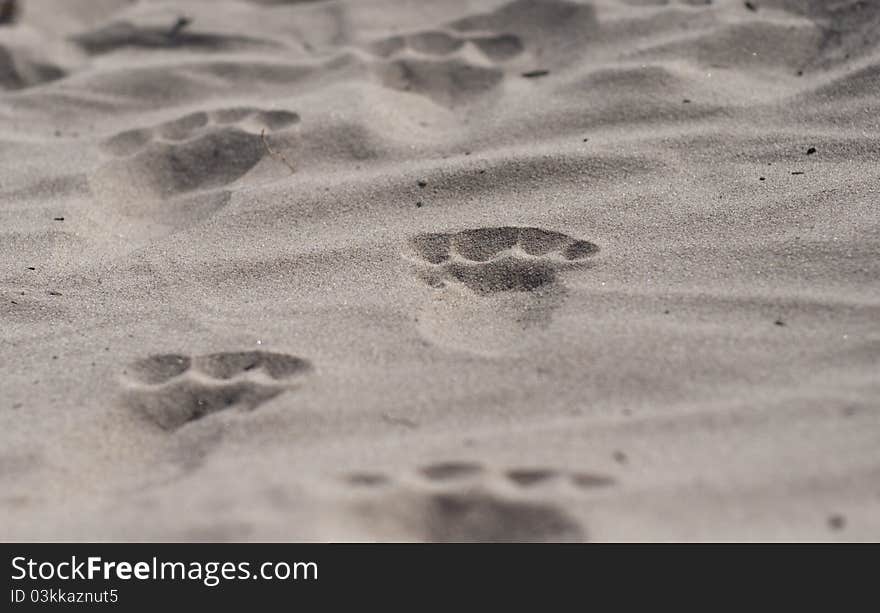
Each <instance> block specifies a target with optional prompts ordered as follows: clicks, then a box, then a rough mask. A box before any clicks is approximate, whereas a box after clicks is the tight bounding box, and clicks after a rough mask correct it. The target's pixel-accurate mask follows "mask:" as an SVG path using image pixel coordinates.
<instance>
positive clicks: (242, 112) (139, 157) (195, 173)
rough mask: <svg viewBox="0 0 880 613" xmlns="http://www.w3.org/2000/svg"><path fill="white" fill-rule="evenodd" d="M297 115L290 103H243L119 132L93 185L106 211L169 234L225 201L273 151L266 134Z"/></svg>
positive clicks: (105, 146)
mask: <svg viewBox="0 0 880 613" xmlns="http://www.w3.org/2000/svg"><path fill="white" fill-rule="evenodd" d="M297 122H299V115H297V114H296V113H292V112H289V111H264V110H260V109H256V108H252V107H240V108H227V109H218V110H214V111H210V112H196V113H191V114H189V115H185V116H183V117H180V118H179V119H176V120H174V121H169V122H166V123H162V124H159V125H156V126H152V127H148V128H138V129H134V130H128V131H125V132H121V133H119V134H117V135H115V136H113V137H112V138H109V139H107V140H106V141H104V142H103V143H102V148H103V150H104V152H105V153H106V154H108V155H109V156H110V157H111V159H110V160H109V161H107V162H106V163H105V164H104V165H103V166H101V167H100V168H99V169H98V170H97V172H96V173H95V174H94V175H93V176H92V177H91V179H90V185H91V188H92V192H93V193H94V194H95V197H96V198H97V200H98V202H99V203H100V204H102V205H103V207H104V209H105V212H106V213H107V214H108V216H109V217H111V218H116V217H118V218H120V220H121V221H124V222H125V223H127V224H130V223H131V222H132V221H136V222H137V223H138V225H139V231H140V232H141V233H147V234H152V235H154V236H155V235H162V234H168V233H170V232H173V231H175V230H179V229H181V228H185V227H187V226H190V225H192V224H194V223H197V222H198V221H200V220H202V219H204V218H205V217H207V216H209V215H210V214H211V213H213V212H214V211H216V210H217V209H219V208H221V207H222V206H223V205H225V204H226V202H227V201H228V198H229V192H228V191H227V190H224V189H223V188H224V187H226V186H228V185H229V184H231V183H232V182H234V181H236V180H237V179H239V178H240V177H242V176H244V175H245V174H246V173H247V172H248V171H249V170H251V169H252V168H253V167H254V166H256V165H257V163H258V162H260V160H262V159H263V157H264V156H265V155H267V154H268V151H267V148H266V144H265V143H264V142H263V138H262V136H261V134H262V133H263V132H264V131H265V133H267V134H271V133H273V132H277V131H280V130H284V129H286V128H289V127H290V126H292V125H293V124H296V123H297Z"/></svg>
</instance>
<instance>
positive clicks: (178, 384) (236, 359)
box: [126, 351, 311, 430]
mask: <svg viewBox="0 0 880 613" xmlns="http://www.w3.org/2000/svg"><path fill="white" fill-rule="evenodd" d="M309 370H311V364H310V363H309V362H308V361H306V360H303V359H301V358H297V357H295V356H290V355H286V354H282V353H270V352H264V351H246V352H230V353H213V354H209V355H205V356H199V357H195V358H191V357H189V356H184V355H180V354H163V355H156V356H152V357H150V358H147V359H144V360H139V361H137V362H135V363H134V364H132V365H131V366H130V367H129V369H128V370H127V372H126V375H127V379H128V382H127V383H128V384H127V386H126V398H127V401H128V404H129V405H130V406H131V407H132V408H133V409H135V410H136V411H138V412H139V413H140V414H142V415H144V416H146V417H147V418H148V419H150V420H151V421H152V422H153V423H155V424H156V425H158V426H159V427H160V428H162V429H164V430H177V429H178V428H181V427H183V426H185V425H186V424H188V423H190V422H193V421H196V420H198V419H201V418H203V417H205V416H208V415H210V414H212V413H216V412H218V411H222V410H226V409H231V408H238V409H240V410H243V411H252V410H254V409H256V408H257V407H258V406H260V405H261V404H263V403H265V402H267V401H268V400H271V399H272V398H275V397H276V396H278V395H279V394H281V393H283V392H285V391H287V390H289V389H292V388H293V387H295V385H296V384H297V383H298V381H299V379H300V378H301V376H302V375H303V374H305V373H307V372H308V371H309Z"/></svg>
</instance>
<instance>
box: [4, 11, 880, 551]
mask: <svg viewBox="0 0 880 613" xmlns="http://www.w3.org/2000/svg"><path fill="white" fill-rule="evenodd" d="M20 9H21V10H20V11H19V12H18V15H17V18H16V19H15V20H14V21H12V22H11V23H6V24H3V25H2V26H0V88H2V93H0V168H2V173H0V388H2V394H0V539H2V540H7V541H10V540H15V541H18V540H65V541H80V540H101V541H105V540H183V541H228V540H236V541H238V540H243V541H252V540H284V541H338V540H345V541H348V540H355V541H400V540H403V541H437V540H477V541H486V540H501V541H511V540H512V541H519V540H538V541H568V540H574V541H583V540H587V541H644V540H647V541H669V540H674V541H678V540H684V541H718V540H722V541H729V540H735V541H740V540H810V541H814V540H878V539H880V369H878V366H880V264H878V257H877V254H878V249H880V207H878V185H880V174H878V172H880V171H878V161H880V147H878V142H880V141H878V129H880V5H878V4H875V3H872V2H864V1H862V2H857V1H847V0H839V1H836V2H832V1H823V0H753V2H750V3H743V2H742V1H740V0H711V1H709V0H705V1H703V0H690V1H686V0H668V1H666V0H654V1H648V0H595V1H593V2H589V3H587V2H570V1H568V0H515V1H513V2H505V1H504V0H501V1H493V0H485V1H482V0H481V1H476V0H444V1H443V2H439V1H430V0H425V1H423V2H416V1H413V0H358V1H353V0H352V1H349V2H343V1H333V0H330V1H313V2H296V1H283V0H259V1H258V0H238V1H231V0H230V1H226V0H224V1H221V0H206V1H195V0H193V1H179V2H151V1H146V0H141V1H139V2H135V1H126V0H63V1H62V0H56V1H50V0H27V1H26V2H25V3H24V4H23V5H22V6H21V7H20Z"/></svg>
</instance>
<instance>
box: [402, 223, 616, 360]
mask: <svg viewBox="0 0 880 613" xmlns="http://www.w3.org/2000/svg"><path fill="white" fill-rule="evenodd" d="M598 252H599V247H598V246H597V245H595V244H594V243H592V242H590V241H586V240H580V239H576V238H573V237H571V236H569V235H567V234H563V233H561V232H554V231H552V230H545V229H543V228H536V227H515V226H500V227H486V228H476V229H468V230H461V231H457V232H446V233H425V234H419V235H416V236H414V237H413V238H412V239H410V241H409V244H408V252H407V256H408V258H409V260H410V261H411V262H412V264H413V268H414V272H415V275H416V277H417V278H419V279H421V280H422V281H423V282H424V283H425V284H426V285H428V286H429V287H432V288H435V289H439V290H443V291H440V292H437V293H436V294H434V296H432V299H431V300H429V301H428V302H427V303H426V305H425V307H424V309H423V311H422V313H420V315H419V328H420V330H421V331H422V333H423V334H424V335H425V336H426V337H428V338H430V339H431V340H432V341H435V342H438V343H439V344H443V345H448V346H453V347H458V348H462V349H467V350H469V351H475V352H478V353H497V352H501V351H509V350H511V349H512V348H513V347H514V346H516V345H521V344H522V342H523V340H524V336H523V332H524V331H525V330H530V329H531V330H536V329H541V328H544V327H547V325H548V324H549V321H550V315H551V312H552V311H553V310H554V309H555V308H556V307H557V306H558V305H559V304H560V303H561V301H562V299H563V296H564V287H563V286H562V284H561V283H559V274H560V273H561V272H563V271H566V270H569V269H575V268H585V267H588V266H590V265H591V260H592V258H593V256H594V255H595V254H597V253H598ZM456 288H459V290H464V291H458V290H456Z"/></svg>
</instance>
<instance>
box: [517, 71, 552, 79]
mask: <svg viewBox="0 0 880 613" xmlns="http://www.w3.org/2000/svg"><path fill="white" fill-rule="evenodd" d="M548 74H550V71H549V70H530V71H528V72H524V73H522V76H523V77H525V78H526V79H535V78H537V77H546V76H547V75H548Z"/></svg>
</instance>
